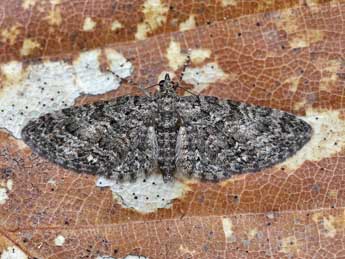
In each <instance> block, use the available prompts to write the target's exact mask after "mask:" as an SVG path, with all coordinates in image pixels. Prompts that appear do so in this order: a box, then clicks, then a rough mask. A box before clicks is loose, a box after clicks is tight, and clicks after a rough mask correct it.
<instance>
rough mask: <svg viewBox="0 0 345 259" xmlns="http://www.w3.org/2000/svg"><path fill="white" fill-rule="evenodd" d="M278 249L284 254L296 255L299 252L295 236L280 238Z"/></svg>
mask: <svg viewBox="0 0 345 259" xmlns="http://www.w3.org/2000/svg"><path fill="white" fill-rule="evenodd" d="M280 251H281V252H283V253H284V254H290V255H296V254H298V252H299V244H298V243H297V239H296V237H295V236H289V237H286V238H283V239H282V240H281V248H280Z"/></svg>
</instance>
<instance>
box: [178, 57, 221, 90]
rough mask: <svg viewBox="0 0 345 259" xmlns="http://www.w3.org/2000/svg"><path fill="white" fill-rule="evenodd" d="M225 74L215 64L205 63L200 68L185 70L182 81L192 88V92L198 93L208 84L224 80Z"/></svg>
mask: <svg viewBox="0 0 345 259" xmlns="http://www.w3.org/2000/svg"><path fill="white" fill-rule="evenodd" d="M226 77H227V74H226V73H224V71H223V70H222V69H221V68H220V67H219V66H218V64H217V63H207V64H205V65H204V66H202V67H196V68H187V69H186V70H185V72H184V74H183V77H182V80H183V81H185V82H186V83H188V84H192V85H193V86H194V89H193V92H196V93H199V92H201V91H202V90H203V89H205V88H206V87H208V86H209V85H210V84H212V83H215V82H217V81H219V80H224V79H226Z"/></svg>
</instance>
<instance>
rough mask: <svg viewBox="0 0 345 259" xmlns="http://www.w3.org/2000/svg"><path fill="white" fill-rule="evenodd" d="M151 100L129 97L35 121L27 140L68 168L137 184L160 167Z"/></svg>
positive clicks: (26, 133)
mask: <svg viewBox="0 0 345 259" xmlns="http://www.w3.org/2000/svg"><path fill="white" fill-rule="evenodd" d="M155 106H156V104H155V102H154V101H152V100H151V98H150V97H141V96H124V97H120V98H117V99H115V100H112V101H106V102H97V103H94V104H90V105H83V106H79V107H71V108H67V109H63V110H60V111H56V112H53V113H48V114H45V115H43V116H41V117H39V118H38V119H36V120H33V121H31V122H29V123H28V124H27V125H26V126H25V128H24V129H23V131H22V138H23V140H24V141H25V142H26V143H27V144H29V146H31V148H33V150H35V151H36V152H37V153H39V154H41V155H43V156H45V157H46V158H48V159H49V160H51V161H53V162H55V163H58V164H60V165H62V166H64V167H66V168H70V169H74V170H77V171H85V172H89V173H92V174H98V175H104V176H106V177H109V178H112V179H116V180H131V179H132V180H134V179H136V178H138V177H140V176H144V175H145V174H147V173H149V172H150V171H152V169H154V167H157V139H156V135H155V131H154V128H153V127H152V119H153V117H152V116H154V112H155V111H156V109H157V108H156V107H155Z"/></svg>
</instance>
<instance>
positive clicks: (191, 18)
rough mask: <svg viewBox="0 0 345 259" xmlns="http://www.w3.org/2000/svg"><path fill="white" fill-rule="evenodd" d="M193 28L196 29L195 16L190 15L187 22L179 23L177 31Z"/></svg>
mask: <svg viewBox="0 0 345 259" xmlns="http://www.w3.org/2000/svg"><path fill="white" fill-rule="evenodd" d="M195 27H196V22H195V16H194V15H190V16H189V18H188V19H187V20H185V21H184V22H181V23H180V26H179V30H180V31H187V30H191V29H194V28H195Z"/></svg>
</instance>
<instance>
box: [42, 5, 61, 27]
mask: <svg viewBox="0 0 345 259" xmlns="http://www.w3.org/2000/svg"><path fill="white" fill-rule="evenodd" d="M45 20H47V22H48V23H49V24H50V25H52V26H53V25H57V26H58V25H60V24H61V22H62V17H61V10H60V7H55V8H52V9H51V10H50V11H49V13H48V15H47V16H46V17H45Z"/></svg>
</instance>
